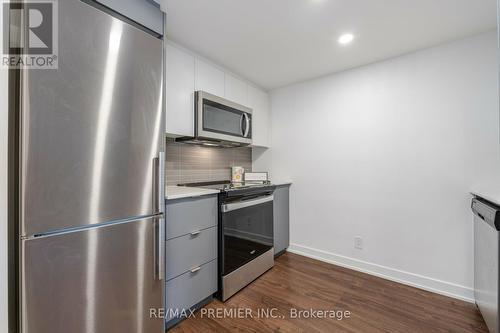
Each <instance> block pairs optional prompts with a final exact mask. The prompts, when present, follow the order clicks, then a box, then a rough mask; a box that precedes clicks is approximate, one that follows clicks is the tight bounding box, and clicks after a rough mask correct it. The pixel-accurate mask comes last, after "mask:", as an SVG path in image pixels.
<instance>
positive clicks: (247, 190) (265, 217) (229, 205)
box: [183, 182, 276, 301]
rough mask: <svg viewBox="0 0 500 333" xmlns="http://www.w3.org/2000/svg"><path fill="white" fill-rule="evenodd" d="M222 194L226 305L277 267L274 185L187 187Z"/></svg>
mask: <svg viewBox="0 0 500 333" xmlns="http://www.w3.org/2000/svg"><path fill="white" fill-rule="evenodd" d="M183 185H184V186H190V187H203V188H210V189H217V190H220V194H219V227H218V233H219V256H218V266H219V292H218V295H217V296H218V298H220V299H221V300H222V301H226V300H227V299H228V298H230V297H231V296H233V295H234V294H236V293H237V292H238V291H240V290H241V289H242V288H244V287H245V286H246V285H248V284H249V283H250V282H252V281H253V280H255V279H256V278H258V277H259V276H260V275H262V274H263V273H265V272H266V271H267V270H269V269H270V268H272V267H273V266H274V234H273V200H274V197H273V193H274V190H275V189H276V187H275V186H273V185H271V184H245V183H242V184H232V183H230V182H209V183H192V184H183Z"/></svg>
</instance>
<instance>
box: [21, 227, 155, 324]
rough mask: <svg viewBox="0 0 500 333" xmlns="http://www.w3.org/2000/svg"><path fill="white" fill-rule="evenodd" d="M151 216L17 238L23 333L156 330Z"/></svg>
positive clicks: (153, 242) (153, 234)
mask: <svg viewBox="0 0 500 333" xmlns="http://www.w3.org/2000/svg"><path fill="white" fill-rule="evenodd" d="M158 223H159V220H158V219H157V218H149V219H143V220H136V221H131V222H126V223H122V224H114V225H109V226H103V227H100V228H92V229H87V230H82V231H78V232H71V233H65V234H59V235H52V236H48V237H42V238H34V239H31V240H24V241H22V259H23V260H22V270H23V277H24V278H23V282H22V284H23V290H24V291H25V292H24V294H23V295H21V302H22V332H23V333H68V332H71V333H89V332H92V333H124V332H142V333H163V320H161V319H150V317H149V313H150V308H155V309H158V308H161V307H162V306H163V295H164V294H163V293H164V283H165V282H164V281H160V280H158V278H157V277H156V274H155V268H156V264H157V259H158V256H157V255H156V251H155V249H156V245H157V244H156V243H155V239H156V238H155V236H156V232H157V230H158Z"/></svg>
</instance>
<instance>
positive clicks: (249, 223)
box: [222, 201, 274, 275]
mask: <svg viewBox="0 0 500 333" xmlns="http://www.w3.org/2000/svg"><path fill="white" fill-rule="evenodd" d="M222 228H223V229H222V231H223V241H222V242H223V251H224V252H223V273H222V274H223V275H226V274H229V273H231V272H232V271H234V270H236V269H238V268H239V267H241V266H243V265H245V264H246V263H247V262H249V261H251V260H252V259H254V258H257V257H258V256H259V255H261V254H263V253H265V252H267V251H269V250H270V249H271V248H272V247H273V243H274V238H273V202H272V201H270V202H266V203H263V204H258V205H255V206H250V207H246V208H241V209H238V210H233V211H230V212H225V213H222Z"/></svg>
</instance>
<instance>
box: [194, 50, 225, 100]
mask: <svg viewBox="0 0 500 333" xmlns="http://www.w3.org/2000/svg"><path fill="white" fill-rule="evenodd" d="M195 64H196V68H195V73H196V75H195V87H196V90H203V91H206V92H207V93H209V94H213V95H216V96H220V97H224V96H225V93H224V92H225V83H224V81H225V74H224V71H222V70H220V69H219V68H217V67H215V66H213V65H211V64H208V63H206V62H204V61H203V60H200V59H196V61H195Z"/></svg>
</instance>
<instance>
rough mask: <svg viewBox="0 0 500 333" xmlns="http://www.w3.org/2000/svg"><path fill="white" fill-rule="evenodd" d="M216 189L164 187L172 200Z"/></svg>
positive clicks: (166, 196)
mask: <svg viewBox="0 0 500 333" xmlns="http://www.w3.org/2000/svg"><path fill="white" fill-rule="evenodd" d="M272 184H273V185H276V186H282V185H291V184H292V182H291V181H289V180H280V181H276V182H274V181H273V182H272ZM217 193H219V191H218V190H211V189H206V188H200V187H187V186H167V187H166V189H165V199H167V200H174V199H182V198H195V197H200V196H202V195H210V194H217Z"/></svg>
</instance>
